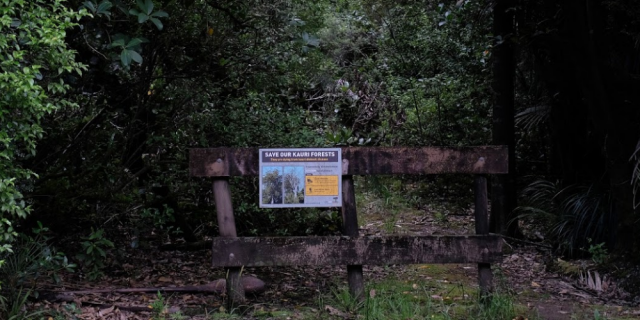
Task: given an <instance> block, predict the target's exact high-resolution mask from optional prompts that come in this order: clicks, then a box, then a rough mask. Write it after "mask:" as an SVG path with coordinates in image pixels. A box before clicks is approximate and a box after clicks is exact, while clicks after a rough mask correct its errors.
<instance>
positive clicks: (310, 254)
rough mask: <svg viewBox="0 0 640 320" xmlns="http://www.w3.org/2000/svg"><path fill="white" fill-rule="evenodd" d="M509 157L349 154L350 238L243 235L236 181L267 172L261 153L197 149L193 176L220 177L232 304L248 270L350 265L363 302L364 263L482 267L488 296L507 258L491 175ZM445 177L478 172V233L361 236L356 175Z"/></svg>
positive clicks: (216, 258) (492, 152) (478, 152)
mask: <svg viewBox="0 0 640 320" xmlns="http://www.w3.org/2000/svg"><path fill="white" fill-rule="evenodd" d="M507 157H508V155H507V147H506V146H479V147H423V148H374V147H349V148H342V162H343V164H342V174H343V177H342V194H343V203H342V218H343V230H342V233H343V235H344V236H343V237H335V236H334V237H257V238H238V237H237V233H236V226H235V220H234V216H233V208H232V205H231V193H230V191H229V182H228V181H229V179H228V178H229V177H231V176H257V175H258V174H259V172H258V170H259V154H258V149H257V148H211V149H191V150H190V161H189V168H190V174H191V175H192V176H196V177H212V178H213V192H214V197H215V202H216V211H217V218H218V226H219V229H220V237H218V238H216V239H214V241H213V266H216V267H225V268H226V269H227V275H228V276H227V294H228V298H229V300H228V302H229V304H230V305H233V303H234V302H240V301H243V300H244V298H245V297H244V291H243V289H242V286H241V284H240V275H241V273H242V268H243V267H245V266H246V267H262V266H294V265H295V266H298V265H314V266H325V265H326V266H329V265H346V266H347V278H348V283H349V290H350V292H351V294H352V295H353V296H354V297H363V296H364V281H363V275H362V265H392V264H421V263H477V264H478V282H479V286H480V292H481V295H482V296H483V297H484V296H487V294H488V293H489V292H490V291H491V290H492V279H493V275H492V272H491V266H490V264H491V263H496V262H500V261H501V259H502V239H501V237H500V236H498V235H492V234H489V220H488V212H487V178H486V175H487V174H505V173H507V168H508V158H507ZM443 173H467V174H475V180H474V192H475V224H476V230H475V231H476V234H475V235H465V236H388V237H359V236H358V221H357V215H356V200H355V191H354V184H353V176H354V175H400V174H402V175H427V174H443ZM256 201H257V199H256Z"/></svg>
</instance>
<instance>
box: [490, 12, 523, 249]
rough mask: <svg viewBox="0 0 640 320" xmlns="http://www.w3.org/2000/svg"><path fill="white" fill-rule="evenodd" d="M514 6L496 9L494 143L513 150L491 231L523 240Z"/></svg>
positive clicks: (495, 193) (497, 181)
mask: <svg viewBox="0 0 640 320" xmlns="http://www.w3.org/2000/svg"><path fill="white" fill-rule="evenodd" d="M512 6H513V3H512V2H511V1H508V0H498V1H497V2H496V5H495V7H494V8H493V33H494V35H495V36H496V39H495V43H494V49H493V83H492V88H493V92H494V96H495V100H494V104H493V131H492V143H493V144H494V145H506V146H508V147H509V173H508V174H506V175H498V176H495V177H494V178H493V179H492V184H491V186H492V192H491V219H490V230H491V232H494V233H499V234H506V235H508V236H511V237H519V235H520V234H519V230H518V223H517V221H516V220H514V216H513V210H514V209H515V207H516V197H517V193H516V184H515V180H516V172H515V171H516V157H515V126H514V125H515V124H514V116H515V110H514V109H515V108H514V79H515V59H514V50H513V42H512V40H511V38H512V35H513V31H514V29H513V22H514V21H513V18H514V17H513V10H509V9H510V8H511V7H512Z"/></svg>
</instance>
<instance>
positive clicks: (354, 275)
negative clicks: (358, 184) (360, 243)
mask: <svg viewBox="0 0 640 320" xmlns="http://www.w3.org/2000/svg"><path fill="white" fill-rule="evenodd" d="M344 165H345V166H348V165H349V163H348V162H345V163H344ZM342 221H343V226H342V234H343V235H345V236H349V237H358V236H359V232H358V213H357V212H356V191H355V187H354V183H353V176H344V177H342ZM347 282H348V283H349V293H351V296H352V297H355V298H356V299H360V298H364V276H363V274H362V265H348V266H347Z"/></svg>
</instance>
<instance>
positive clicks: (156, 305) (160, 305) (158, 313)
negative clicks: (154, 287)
mask: <svg viewBox="0 0 640 320" xmlns="http://www.w3.org/2000/svg"><path fill="white" fill-rule="evenodd" d="M149 309H151V319H153V320H166V319H167V317H168V319H171V320H182V319H186V317H185V316H184V315H182V313H180V312H175V313H171V312H170V311H169V308H168V307H167V301H166V299H165V298H164V296H162V293H160V291H158V294H157V296H156V300H155V301H154V302H152V303H151V305H149Z"/></svg>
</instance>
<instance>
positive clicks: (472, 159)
mask: <svg viewBox="0 0 640 320" xmlns="http://www.w3.org/2000/svg"><path fill="white" fill-rule="evenodd" d="M189 152H190V155H189V171H190V173H191V175H192V176H196V177H214V176H256V175H258V165H259V159H260V158H259V155H258V149H257V148H210V149H191V150H189ZM342 159H343V161H348V163H349V165H348V166H345V167H344V168H345V170H344V172H343V174H345V175H383V174H390V175H392V174H416V175H417V174H440V173H476V174H503V173H507V168H508V152H507V147H505V146H478V147H423V148H377V147H349V148H342ZM218 160H219V161H218Z"/></svg>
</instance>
